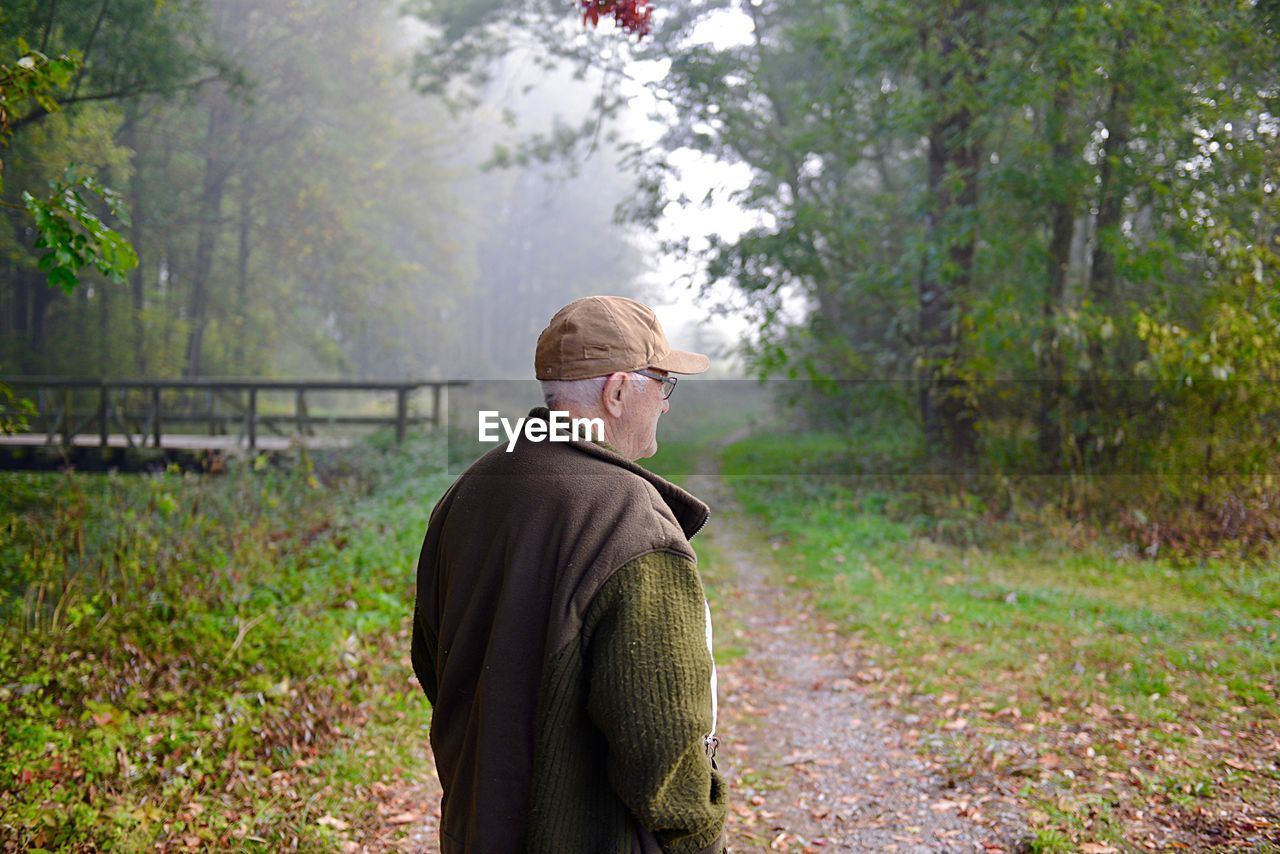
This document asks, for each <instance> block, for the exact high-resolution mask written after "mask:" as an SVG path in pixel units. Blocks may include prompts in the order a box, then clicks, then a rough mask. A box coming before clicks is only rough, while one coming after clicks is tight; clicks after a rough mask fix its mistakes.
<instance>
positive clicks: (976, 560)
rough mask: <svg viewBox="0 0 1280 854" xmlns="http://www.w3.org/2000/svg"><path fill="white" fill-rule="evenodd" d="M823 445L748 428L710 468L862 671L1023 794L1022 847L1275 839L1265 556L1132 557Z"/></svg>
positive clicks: (1275, 658)
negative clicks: (833, 465) (845, 641)
mask: <svg viewBox="0 0 1280 854" xmlns="http://www.w3.org/2000/svg"><path fill="white" fill-rule="evenodd" d="M838 445H839V442H838V441H835V440H833V439H832V438H831V437H823V436H793V435H787V436H783V435H773V436H768V435H766V436H759V437H753V438H750V439H747V440H745V441H742V442H739V443H736V444H734V445H732V446H730V447H729V448H727V449H725V451H724V454H723V460H724V465H723V471H724V473H725V474H726V475H730V476H733V477H732V478H731V483H732V485H733V488H734V490H735V492H736V494H737V496H738V498H739V499H740V501H741V502H742V503H743V505H744V506H745V508H746V509H747V510H748V511H749V512H751V513H752V514H754V515H755V516H756V517H757V518H758V520H759V521H760V524H761V525H763V526H764V528H763V532H762V533H763V535H765V536H767V537H769V538H770V539H772V540H773V541H774V542H775V543H778V544H780V545H782V546H784V548H781V549H779V551H778V552H777V554H780V555H785V560H786V561H787V562H788V564H787V565H788V567H789V569H788V571H789V572H790V573H791V574H792V576H791V579H790V580H793V581H794V583H796V584H798V585H804V586H807V587H810V588H812V589H813V590H814V591H815V592H816V594H817V596H818V599H819V601H820V603H821V605H822V607H823V608H824V609H825V611H826V613H827V614H828V616H829V617H830V618H831V619H832V620H833V621H835V622H836V623H838V624H839V625H841V626H843V627H844V629H845V630H846V631H847V632H848V633H850V635H852V636H854V637H855V638H856V639H857V640H858V645H859V649H860V650H861V651H862V653H863V656H862V662H863V664H862V667H861V669H860V670H859V672H858V673H857V678H858V680H859V681H861V682H862V683H864V684H865V685H866V686H867V687H868V689H869V690H874V691H878V692H880V693H881V694H882V696H883V697H884V699H885V700H886V702H890V703H893V704H895V705H899V706H901V707H903V711H904V715H905V716H906V717H905V720H907V721H908V722H910V725H911V726H913V727H914V728H915V729H917V730H918V735H919V739H920V741H921V743H922V745H923V746H924V747H925V748H926V749H929V750H931V751H934V752H936V753H938V754H940V755H942V756H945V757H947V758H948V759H949V761H950V767H951V768H952V773H953V775H954V776H956V777H958V778H963V777H970V776H973V775H978V774H982V775H992V776H996V777H1002V778H1004V779H1006V780H1008V781H1012V782H1014V783H1016V785H1018V786H1019V787H1020V790H1021V793H1022V797H1023V798H1024V800H1025V804H1026V806H1027V808H1028V814H1029V816H1030V818H1031V821H1032V823H1033V825H1034V828H1033V829H1034V833H1035V835H1034V838H1033V843H1032V847H1033V848H1036V849H1038V850H1074V849H1075V848H1076V847H1077V846H1085V847H1086V848H1085V850H1107V846H1109V845H1127V846H1145V847H1151V846H1153V845H1154V846H1157V847H1161V848H1163V847H1165V846H1166V845H1170V844H1174V845H1176V844H1182V845H1191V846H1192V847H1195V848H1204V847H1208V846H1218V845H1221V846H1230V845H1240V844H1245V845H1256V846H1265V845H1267V844H1268V842H1270V843H1271V844H1274V843H1275V842H1276V841H1277V840H1280V796H1278V795H1277V792H1278V791H1280V771H1278V770H1277V755H1278V754H1280V734H1278V733H1280V707H1278V691H1280V688H1278V686H1280V678H1278V675H1277V668H1278V667H1280V642H1278V641H1277V638H1278V637H1280V566H1277V565H1276V563H1274V562H1272V563H1255V564H1246V563H1239V562H1230V561H1225V560H1205V561H1201V562H1199V563H1187V562H1185V561H1184V562H1179V563H1172V562H1169V561H1166V560H1150V559H1138V558H1136V557H1135V556H1133V553H1132V550H1126V549H1123V548H1117V544H1114V543H1111V544H1108V543H1107V542H1106V541H1105V539H1104V538H1101V537H1095V536H1092V535H1090V534H1089V533H1088V532H1082V531H1081V530H1079V529H1078V527H1073V526H1071V525H1069V524H1068V523H1065V522H1063V523H1058V522H1055V521H1054V520H1053V519H1052V518H1048V517H1044V516H1041V517H1036V518H1031V519H1027V520H1024V521H1011V520H1012V516H1008V515H1006V516H1005V517H1004V518H1003V519H993V518H989V517H988V516H986V515H984V514H983V513H982V512H981V511H980V509H979V508H975V507H974V506H973V504H972V501H971V499H969V498H967V497H966V496H964V495H962V494H961V495H953V496H950V497H948V496H947V495H945V494H944V493H943V492H941V491H934V490H932V489H931V488H930V487H931V485H930V484H929V483H928V482H925V481H909V480H906V479H903V480H899V481H896V482H894V481H878V482H874V485H873V482H872V481H871V480H869V479H868V480H865V481H861V482H859V481H856V480H853V479H844V480H837V479H835V478H829V477H822V476H820V475H819V474H817V472H821V471H822V467H823V462H822V461H823V459H824V455H825V454H827V453H828V452H829V451H831V449H832V448H834V447H838ZM784 463H785V465H783V464H784ZM762 468H763V469H766V470H770V469H771V470H775V471H777V470H793V471H795V470H808V471H813V472H815V474H814V475H812V476H775V477H752V476H750V475H751V474H752V473H753V472H755V471H760V470H761V469H762ZM1088 846H1093V847H1092V848H1091V849H1090V848H1089V847H1088Z"/></svg>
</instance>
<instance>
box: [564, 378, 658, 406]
mask: <svg viewBox="0 0 1280 854" xmlns="http://www.w3.org/2000/svg"><path fill="white" fill-rule="evenodd" d="M607 379H608V377H587V378H586V379H584V380H543V381H542V399H543V400H544V401H546V404H547V407H548V408H549V409H573V410H579V411H582V410H586V411H592V412H594V411H595V410H596V409H597V408H598V407H599V406H600V395H601V393H602V392H603V391H604V383H605V380H607ZM647 379H648V377H645V376H641V375H640V374H631V387H632V388H633V389H635V390H636V391H642V390H643V389H644V384H645V381H646V380H647Z"/></svg>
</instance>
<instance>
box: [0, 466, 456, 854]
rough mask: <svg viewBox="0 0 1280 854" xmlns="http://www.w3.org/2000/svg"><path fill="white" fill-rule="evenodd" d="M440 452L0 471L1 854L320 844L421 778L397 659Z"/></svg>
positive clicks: (435, 491)
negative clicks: (328, 818)
mask: <svg viewBox="0 0 1280 854" xmlns="http://www.w3.org/2000/svg"><path fill="white" fill-rule="evenodd" d="M440 469H441V455H440V453H439V448H438V447H435V446H434V445H432V444H430V443H422V444H418V445H414V446H411V447H409V448H406V449H403V450H395V451H393V450H389V449H386V448H385V447H384V448H382V449H381V450H379V449H378V448H377V447H375V446H374V445H372V444H371V445H368V446H366V447H364V448H362V449H360V450H359V451H357V452H353V453H349V454H346V455H344V456H342V457H338V458H334V459H333V460H331V461H328V462H326V463H325V464H323V465H319V466H314V467H313V466H312V464H311V462H310V461H309V460H307V459H305V458H303V459H302V460H300V461H296V462H295V464H293V465H292V466H290V467H287V468H284V469H278V468H274V467H271V466H266V465H264V464H262V462H258V463H257V464H243V465H240V466H233V467H232V470H231V471H230V472H229V473H228V474H227V475H225V476H223V477H217V478H211V477H198V476H193V475H183V474H161V475H154V476H146V475H119V476H116V475H108V476H102V475H89V476H86V475H76V474H57V475H48V474H36V475H33V474H0V496H2V497H0V561H2V562H3V563H2V565H3V566H4V567H5V572H4V574H3V590H0V620H2V623H0V700H2V701H3V702H4V703H5V705H6V714H5V716H4V719H3V722H0V813H2V814H3V815H4V820H3V823H0V842H3V841H8V842H13V843H16V844H17V845H19V846H20V847H36V848H60V849H82V848H83V849H89V848H95V847H115V848H121V849H125V850H133V849H139V848H144V847H152V846H154V845H155V844H157V843H165V842H167V843H181V844H186V845H203V846H215V847H219V846H222V847H225V846H234V847H247V848H251V849H252V848H257V849H259V850H274V849H277V848H280V847H284V846H287V845H295V844H297V845H301V846H303V847H310V848H317V847H318V848H331V847H337V846H338V845H339V844H340V843H341V842H342V839H341V838H340V836H341V834H340V833H338V832H337V831H335V830H334V829H333V828H332V827H328V826H324V825H319V824H317V823H316V821H317V819H319V818H320V817H322V816H324V815H326V814H329V815H332V816H335V817H342V818H343V819H344V820H345V821H346V822H347V823H348V824H351V825H353V826H355V825H357V824H358V822H359V821H360V820H361V816H367V814H368V812H369V810H371V809H372V807H371V805H370V802H369V798H368V793H367V786H368V785H369V784H370V783H371V782H373V781H376V780H378V779H379V778H380V777H382V776H385V775H390V773H391V770H392V769H396V770H397V771H398V775H397V776H401V777H409V778H412V777H414V776H415V775H420V774H422V773H424V772H425V761H426V760H425V758H424V757H425V750H423V749H421V747H422V745H424V744H425V740H426V733H425V730H424V727H425V725H426V724H427V722H428V720H429V711H428V709H427V704H426V701H425V699H424V698H423V697H422V696H421V692H420V691H419V690H418V689H416V688H415V687H414V686H413V685H412V684H411V683H410V668H409V666H408V661H407V651H408V632H409V622H408V620H409V615H410V613H411V611H412V601H413V565H414V561H415V559H416V556H417V550H418V548H419V545H420V542H421V536H422V531H423V530H424V529H425V525H426V518H427V514H428V513H429V511H430V508H431V506H432V504H433V503H434V501H435V499H436V498H437V497H438V495H439V493H440V491H441V490H442V489H443V488H444V485H445V483H446V482H447V479H446V478H444V477H443V476H442V475H441V474H439V471H440Z"/></svg>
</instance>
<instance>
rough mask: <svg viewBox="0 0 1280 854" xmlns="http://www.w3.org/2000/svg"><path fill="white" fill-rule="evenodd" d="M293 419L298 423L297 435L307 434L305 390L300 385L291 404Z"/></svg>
mask: <svg viewBox="0 0 1280 854" xmlns="http://www.w3.org/2000/svg"><path fill="white" fill-rule="evenodd" d="M293 416H294V420H295V421H296V422H297V424H298V435H299V436H305V435H307V422H306V421H305V420H304V419H305V418H306V417H307V390H306V389H305V388H303V387H302V386H298V391H297V396H296V397H295V398H294V405H293Z"/></svg>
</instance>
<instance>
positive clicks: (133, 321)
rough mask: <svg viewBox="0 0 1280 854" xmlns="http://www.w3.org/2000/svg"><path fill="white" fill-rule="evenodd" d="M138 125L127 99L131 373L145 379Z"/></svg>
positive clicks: (123, 132) (123, 135)
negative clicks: (133, 257)
mask: <svg viewBox="0 0 1280 854" xmlns="http://www.w3.org/2000/svg"><path fill="white" fill-rule="evenodd" d="M139 121H141V115H140V110H139V108H138V103H137V101H136V100H133V99H130V100H129V101H128V102H126V104H125V120H124V123H123V124H122V125H121V128H120V143H121V145H123V146H124V147H125V148H127V149H129V150H130V151H132V152H133V153H134V158H133V174H132V175H131V176H130V178H129V214H130V225H129V242H130V243H132V244H133V248H134V249H135V250H136V251H137V253H138V266H136V267H134V268H133V269H132V270H131V271H129V295H130V308H131V309H132V312H133V317H132V318H130V325H131V327H132V328H131V330H130V332H131V333H132V338H133V341H132V345H133V370H134V372H135V374H136V375H137V376H139V377H145V376H146V375H147V368H148V365H147V325H146V322H145V321H144V319H143V317H144V314H145V312H146V308H147V302H146V293H147V292H146V272H145V267H146V252H145V251H144V249H143V246H142V244H143V241H144V240H145V239H146V224H145V223H146V219H147V216H146V214H147V207H146V202H147V194H146V191H145V189H144V187H143V180H142V169H143V162H142V156H141V155H140V154H139V152H138V147H139V139H138V122H139Z"/></svg>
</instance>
